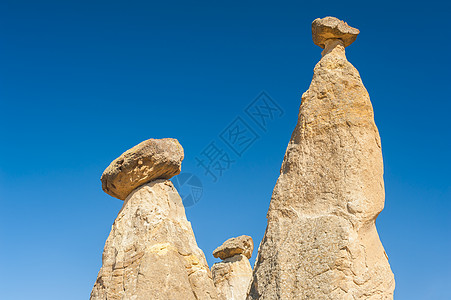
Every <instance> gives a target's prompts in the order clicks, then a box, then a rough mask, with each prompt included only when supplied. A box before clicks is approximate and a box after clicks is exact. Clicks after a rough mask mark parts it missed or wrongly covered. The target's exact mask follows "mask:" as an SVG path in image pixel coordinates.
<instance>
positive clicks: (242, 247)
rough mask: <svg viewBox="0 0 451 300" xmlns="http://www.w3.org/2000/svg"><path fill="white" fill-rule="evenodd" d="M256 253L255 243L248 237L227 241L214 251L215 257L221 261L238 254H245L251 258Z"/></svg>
mask: <svg viewBox="0 0 451 300" xmlns="http://www.w3.org/2000/svg"><path fill="white" fill-rule="evenodd" d="M252 251H254V241H253V240H252V238H251V237H250V236H248V235H241V236H239V237H236V238H231V239H228V240H227V241H225V242H224V243H223V244H222V245H221V246H219V247H218V248H216V249H215V250H214V251H213V256H214V257H216V258H218V257H219V258H220V259H226V258H229V257H232V256H234V255H237V254H244V256H246V257H247V258H251V256H252Z"/></svg>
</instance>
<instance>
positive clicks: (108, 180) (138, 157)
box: [100, 138, 183, 200]
mask: <svg viewBox="0 0 451 300" xmlns="http://www.w3.org/2000/svg"><path fill="white" fill-rule="evenodd" d="M182 160H183V148H182V146H181V145H180V143H179V142H178V141H177V140H176V139H170V138H166V139H149V140H146V141H144V142H142V143H140V144H138V145H136V146H135V147H133V148H131V149H129V150H127V151H125V152H124V153H123V154H122V155H121V156H119V157H118V158H117V159H115V160H114V161H113V162H112V163H111V164H110V165H109V166H108V167H107V168H106V169H105V171H104V172H103V174H102V177H101V179H100V180H101V181H102V189H103V191H104V192H105V193H107V194H109V195H111V196H113V197H116V198H118V199H121V200H124V199H125V198H127V196H128V195H129V194H130V193H131V192H132V191H133V190H134V189H136V188H137V187H139V186H140V185H143V184H145V183H148V182H151V181H152V180H155V179H169V178H171V177H173V176H175V175H177V174H179V173H180V169H181V164H182Z"/></svg>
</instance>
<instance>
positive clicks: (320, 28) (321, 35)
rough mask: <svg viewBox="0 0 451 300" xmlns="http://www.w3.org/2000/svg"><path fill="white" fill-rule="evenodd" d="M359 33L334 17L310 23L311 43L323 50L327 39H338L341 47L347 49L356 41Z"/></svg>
mask: <svg viewBox="0 0 451 300" xmlns="http://www.w3.org/2000/svg"><path fill="white" fill-rule="evenodd" d="M359 33H360V31H359V30H358V29H357V28H354V27H351V26H349V25H348V24H347V23H346V22H344V21H341V20H339V19H337V18H334V17H325V18H322V19H320V18H318V19H315V20H314V21H313V23H312V38H313V43H314V44H315V45H317V46H320V47H321V48H323V49H324V47H325V42H326V41H327V40H329V39H340V40H342V41H343V45H344V46H345V47H348V46H349V45H351V44H352V43H353V42H354V41H355V40H356V38H357V35H359Z"/></svg>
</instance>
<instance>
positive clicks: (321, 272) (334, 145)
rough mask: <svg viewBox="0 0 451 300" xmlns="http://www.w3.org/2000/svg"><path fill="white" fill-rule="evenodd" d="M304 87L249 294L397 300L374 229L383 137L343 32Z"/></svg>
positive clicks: (328, 42)
mask: <svg viewBox="0 0 451 300" xmlns="http://www.w3.org/2000/svg"><path fill="white" fill-rule="evenodd" d="M324 48H325V49H324V51H323V57H322V59H321V60H320V61H319V62H318V64H317V65H316V66H315V69H314V74H313V79H312V82H311V84H310V87H309V89H308V90H307V91H306V92H305V93H304V94H303V95H302V102H301V106H300V111H299V117H298V123H297V125H296V128H295V129H294V131H293V134H292V136H291V140H290V142H289V144H288V147H287V150H286V154H285V157H284V160H283V163H282V167H281V171H280V177H279V179H278V180H277V183H276V186H275V188H274V191H273V195H272V198H271V203H270V207H269V211H268V214H267V219H268V224H267V229H266V232H265V236H264V238H263V240H262V242H261V244H260V247H259V251H258V257H257V261H256V264H255V268H254V273H253V279H252V283H251V288H250V293H249V295H248V298H247V299H260V300H263V299H392V298H393V290H394V287H395V282H394V276H393V273H392V271H391V269H390V265H389V263H388V258H387V255H386V253H385V251H384V248H383V246H382V243H381V242H380V240H379V236H378V233H377V231H376V226H375V221H376V218H377V216H378V214H379V213H380V212H381V211H382V209H383V208H384V199H385V194H384V180H383V162H382V151H381V141H380V138H379V133H378V130H377V127H376V125H375V123H374V116H373V108H372V105H371V102H370V98H369V95H368V92H367V91H366V89H365V87H364V85H363V83H362V80H361V78H360V75H359V72H358V71H357V70H356V68H354V66H353V65H352V64H351V63H349V62H348V60H347V59H346V55H345V45H344V43H343V41H342V40H340V39H337V38H336V37H333V38H331V39H325V40H324Z"/></svg>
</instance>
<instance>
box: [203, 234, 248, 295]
mask: <svg viewBox="0 0 451 300" xmlns="http://www.w3.org/2000/svg"><path fill="white" fill-rule="evenodd" d="M253 250H254V242H253V241H252V238H251V237H250V236H247V235H242V236H239V237H236V238H231V239H228V240H227V241H225V242H224V243H223V244H222V245H221V246H220V247H218V248H216V249H215V251H213V256H214V257H216V258H218V257H219V258H220V259H222V261H221V262H219V263H215V264H214V265H213V266H212V267H211V273H212V274H213V281H214V283H215V286H216V289H217V291H218V296H219V297H220V298H221V299H222V300H244V299H246V295H247V292H248V290H249V283H250V281H251V278H252V268H251V265H250V263H249V259H250V258H251V256H252V251H253Z"/></svg>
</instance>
